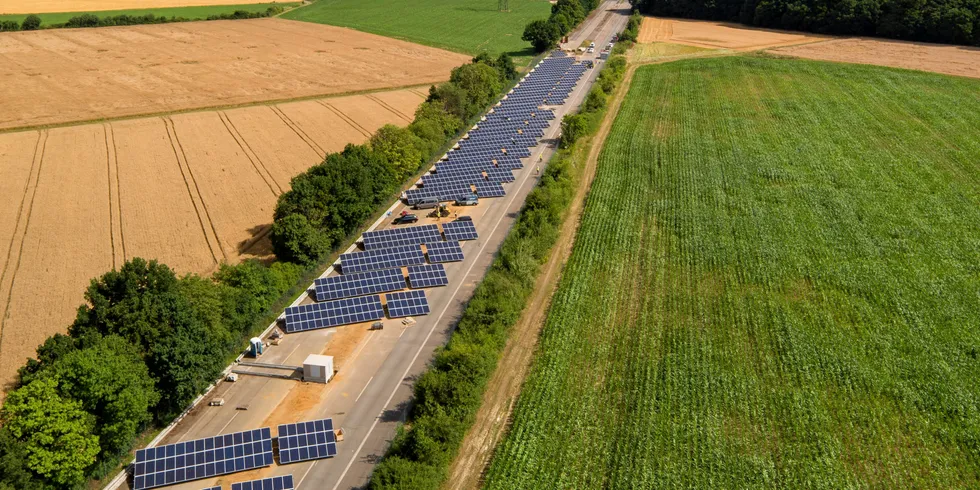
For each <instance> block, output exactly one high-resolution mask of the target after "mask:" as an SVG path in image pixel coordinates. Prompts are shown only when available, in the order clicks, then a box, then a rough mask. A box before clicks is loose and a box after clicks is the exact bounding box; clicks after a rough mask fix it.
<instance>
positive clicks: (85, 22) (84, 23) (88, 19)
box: [65, 14, 99, 28]
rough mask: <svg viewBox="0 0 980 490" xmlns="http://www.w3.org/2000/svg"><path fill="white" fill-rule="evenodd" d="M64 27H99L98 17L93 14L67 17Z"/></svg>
mask: <svg viewBox="0 0 980 490" xmlns="http://www.w3.org/2000/svg"><path fill="white" fill-rule="evenodd" d="M65 27H72V28H74V27H99V17H98V16H96V15H95V14H82V15H77V16H75V17H72V18H70V19H68V22H65Z"/></svg>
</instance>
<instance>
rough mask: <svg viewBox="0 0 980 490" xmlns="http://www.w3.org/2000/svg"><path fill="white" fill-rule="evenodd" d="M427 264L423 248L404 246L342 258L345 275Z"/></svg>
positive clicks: (341, 267) (352, 254)
mask: <svg viewBox="0 0 980 490" xmlns="http://www.w3.org/2000/svg"><path fill="white" fill-rule="evenodd" d="M424 263H425V256H424V255H422V247H420V246H418V245H403V246H400V247H392V248H382V249H376V250H368V251H366V252H354V253H349V254H342V255H341V256H340V269H341V271H342V272H343V273H344V274H351V273H355V272H367V271H373V270H378V269H392V268H395V267H405V266H408V265H419V264H424Z"/></svg>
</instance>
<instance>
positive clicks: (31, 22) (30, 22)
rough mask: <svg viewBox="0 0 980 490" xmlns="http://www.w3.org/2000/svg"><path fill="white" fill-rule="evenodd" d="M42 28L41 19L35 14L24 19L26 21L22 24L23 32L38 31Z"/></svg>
mask: <svg viewBox="0 0 980 490" xmlns="http://www.w3.org/2000/svg"><path fill="white" fill-rule="evenodd" d="M40 28H41V18H40V17H38V16H37V15H34V14H31V15H28V16H27V17H24V21H23V22H21V24H20V29H21V30H22V31H36V30H38V29H40Z"/></svg>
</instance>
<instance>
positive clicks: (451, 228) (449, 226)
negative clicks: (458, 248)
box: [442, 220, 479, 241]
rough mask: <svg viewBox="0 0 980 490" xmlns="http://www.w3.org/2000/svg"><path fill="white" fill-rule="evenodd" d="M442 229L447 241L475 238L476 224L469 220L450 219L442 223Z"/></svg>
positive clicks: (476, 236)
mask: <svg viewBox="0 0 980 490" xmlns="http://www.w3.org/2000/svg"><path fill="white" fill-rule="evenodd" d="M442 231H443V233H445V234H446V240H448V241H464V240H476V239H477V238H479V236H478V235H477V234H476V226H474V225H473V222H472V221H469V220H456V221H450V222H449V223H445V224H443V225H442Z"/></svg>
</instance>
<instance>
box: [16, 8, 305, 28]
mask: <svg viewBox="0 0 980 490" xmlns="http://www.w3.org/2000/svg"><path fill="white" fill-rule="evenodd" d="M297 5H299V3H298V2H291V3H254V4H246V5H211V6H203V7H172V8H154V9H133V10H105V11H99V12H60V13H47V14H7V15H0V31H32V30H37V29H59V28H74V27H107V26H129V25H138V24H166V23H170V22H190V21H196V20H222V19H224V20H230V19H255V18H259V17H271V16H274V15H278V14H280V13H282V12H284V11H285V10H286V9H288V8H292V7H295V6H297Z"/></svg>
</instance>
